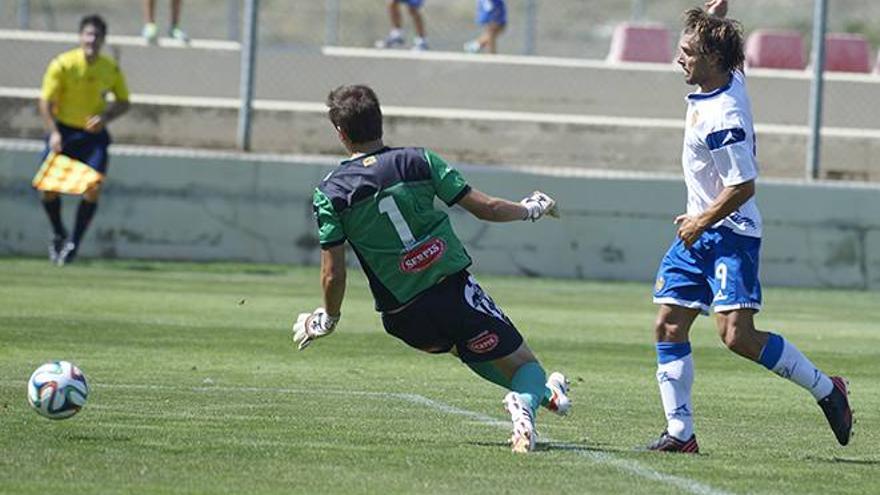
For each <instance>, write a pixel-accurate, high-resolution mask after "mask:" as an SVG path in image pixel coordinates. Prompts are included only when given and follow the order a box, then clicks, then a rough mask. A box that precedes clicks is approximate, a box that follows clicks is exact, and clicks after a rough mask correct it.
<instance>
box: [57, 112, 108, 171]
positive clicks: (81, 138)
mask: <svg viewBox="0 0 880 495" xmlns="http://www.w3.org/2000/svg"><path fill="white" fill-rule="evenodd" d="M56 125H57V126H58V132H60V133H61V154H63V155H67V156H69V157H71V158H73V159H76V160H79V161H81V162H83V163H85V164H86V165H88V166H90V167H92V168H93V169H95V171H97V172H100V173H102V174H106V173H107V163H108V162H109V155H108V154H107V148H109V147H110V134H109V133H108V132H107V129H102V130H101V132H97V133H92V132H87V131H85V130H83V129H77V128H75V127H69V126H66V125H64V124H61V123H57V122H56ZM50 151H51V150H50V149H49V136H46V148H45V149H44V150H43V155H42V156H41V157H40V163H43V161H44V160H45V159H46V157H47V156H49V152H50Z"/></svg>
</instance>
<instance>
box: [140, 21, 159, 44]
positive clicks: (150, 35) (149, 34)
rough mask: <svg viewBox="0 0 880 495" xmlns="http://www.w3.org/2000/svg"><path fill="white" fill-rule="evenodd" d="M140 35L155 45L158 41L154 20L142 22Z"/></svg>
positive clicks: (157, 30) (157, 31)
mask: <svg viewBox="0 0 880 495" xmlns="http://www.w3.org/2000/svg"><path fill="white" fill-rule="evenodd" d="M141 36H142V37H143V38H144V39H145V40H146V41H147V43H149V44H151V45H155V44H156V43H157V42H158V41H159V28H158V27H157V26H156V23H154V22H148V23H146V24H144V28H143V29H142V30H141Z"/></svg>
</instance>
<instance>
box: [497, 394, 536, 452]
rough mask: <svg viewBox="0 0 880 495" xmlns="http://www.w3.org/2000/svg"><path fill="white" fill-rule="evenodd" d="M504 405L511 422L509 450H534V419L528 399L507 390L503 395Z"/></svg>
mask: <svg viewBox="0 0 880 495" xmlns="http://www.w3.org/2000/svg"><path fill="white" fill-rule="evenodd" d="M504 407H505V409H507V412H509V413H510V420H511V422H513V434H512V435H511V437H510V450H511V451H512V452H514V453H516V454H526V453H528V452H531V451H533V450H535V419H534V417H533V416H532V408H531V407H530V406H529V403H528V401H527V400H526V399H525V398H524V397H523V396H521V395H520V394H518V393H516V392H509V393H508V394H507V395H506V396H505V397H504Z"/></svg>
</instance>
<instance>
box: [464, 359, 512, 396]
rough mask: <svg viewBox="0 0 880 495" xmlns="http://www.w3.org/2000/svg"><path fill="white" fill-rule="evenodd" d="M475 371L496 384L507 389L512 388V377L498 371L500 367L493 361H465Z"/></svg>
mask: <svg viewBox="0 0 880 495" xmlns="http://www.w3.org/2000/svg"><path fill="white" fill-rule="evenodd" d="M465 364H467V365H468V368H470V369H471V370H473V372H474V373H476V374H478V375H480V376H481V377H482V378H483V379H485V380H488V381H490V382H492V383H494V384H496V385H500V386H502V387H504V388H506V389H507V390H511V385H510V379H508V378H507V377H506V376H504V374H502V373H501V372H500V371H498V368H496V367H495V365H493V364H492V362H491V361H483V362H481V363H465Z"/></svg>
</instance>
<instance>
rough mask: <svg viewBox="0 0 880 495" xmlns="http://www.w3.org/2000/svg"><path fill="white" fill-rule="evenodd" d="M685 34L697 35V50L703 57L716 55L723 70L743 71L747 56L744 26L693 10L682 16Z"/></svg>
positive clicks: (700, 10) (696, 9)
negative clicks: (743, 32)
mask: <svg viewBox="0 0 880 495" xmlns="http://www.w3.org/2000/svg"><path fill="white" fill-rule="evenodd" d="M682 19H683V21H684V32H685V34H691V33H695V34H696V49H697V51H698V52H699V53H701V54H703V55H716V56H717V57H718V60H719V61H720V64H721V69H723V70H725V71H727V72H730V71H733V70H735V69H741V68H742V66H743V62H745V59H746V56H745V53H744V51H743V47H744V43H743V34H742V25H740V23H739V22H737V21H734V20H732V19H725V18H721V17H718V16H715V15H712V14H710V13H708V12H706V11H705V10H703V9H699V8H693V9H690V10H688V11H686V12H685V13H684V15H682Z"/></svg>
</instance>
